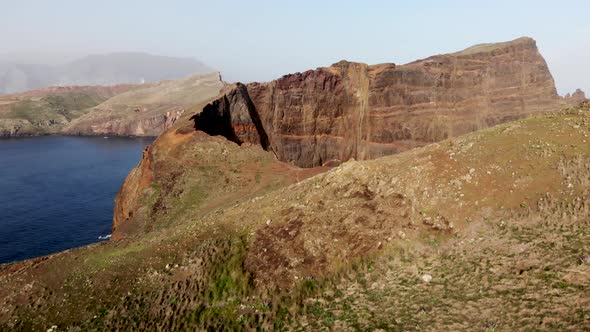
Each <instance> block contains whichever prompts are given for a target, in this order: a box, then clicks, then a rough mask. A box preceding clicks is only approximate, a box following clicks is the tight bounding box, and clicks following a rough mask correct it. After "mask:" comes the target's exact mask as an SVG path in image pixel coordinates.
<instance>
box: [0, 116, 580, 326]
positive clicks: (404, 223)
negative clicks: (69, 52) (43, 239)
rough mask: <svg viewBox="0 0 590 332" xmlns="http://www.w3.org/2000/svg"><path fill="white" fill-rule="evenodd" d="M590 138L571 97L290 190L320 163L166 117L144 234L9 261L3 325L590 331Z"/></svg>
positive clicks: (0, 277)
mask: <svg viewBox="0 0 590 332" xmlns="http://www.w3.org/2000/svg"><path fill="white" fill-rule="evenodd" d="M181 132H184V131H181ZM589 134H590V110H588V109H587V108H585V109H583V110H578V109H573V110H569V111H567V112H564V113H560V114H555V115H547V116H540V117H534V118H529V119H525V120H522V121H518V122H514V123H509V124H505V125H501V126H498V127H494V128H491V129H487V130H484V131H480V132H477V133H473V134H470V135H466V136H463V137H459V138H454V139H452V140H448V141H444V142H442V143H439V144H433V145H430V146H427V147H424V148H420V149H416V150H413V151H409V152H407V153H403V154H400V155H396V156H390V157H385V158H380V159H377V160H373V161H366V162H347V163H345V164H343V165H342V166H340V167H338V168H336V169H333V170H331V171H329V172H327V173H325V174H321V175H317V176H314V177H311V178H308V179H306V180H304V181H301V182H298V183H297V184H294V185H291V186H287V185H288V184H289V183H293V182H294V181H298V180H300V179H302V178H305V177H307V176H309V175H311V174H309V173H304V172H302V171H299V170H296V169H292V168H290V167H288V166H287V165H285V164H282V163H278V162H276V161H274V158H273V157H272V156H271V155H270V154H268V153H266V152H263V151H261V150H260V149H259V148H257V147H241V148H240V147H237V146H236V145H234V144H232V143H228V142H226V141H224V140H223V139H221V138H213V139H210V138H207V137H204V136H203V134H199V133H185V134H182V133H175V132H174V130H170V131H168V132H167V133H166V134H164V135H162V136H161V137H160V138H159V139H158V140H157V141H156V143H155V144H154V145H153V146H152V148H151V149H150V151H149V154H150V155H151V162H152V164H151V169H152V171H153V172H155V173H154V174H152V175H155V176H153V177H151V178H150V179H149V181H148V182H149V185H148V186H147V187H146V188H145V189H144V190H142V192H141V194H140V197H139V201H140V202H139V203H140V204H138V207H137V209H136V210H134V214H133V217H132V218H131V219H130V221H129V222H130V225H133V229H134V230H135V232H129V234H130V235H129V237H128V238H127V239H124V240H121V241H112V242H110V243H103V244H99V245H94V246H89V247H85V248H81V249H76V250H71V251H69V252H65V253H61V254H57V255H55V256H51V257H49V258H47V259H37V260H32V261H26V262H22V263H17V264H12V265H5V266H2V267H1V268H0V283H2V285H3V287H2V288H1V289H0V326H2V324H3V325H4V326H5V327H10V328H13V329H28V328H37V329H46V328H47V327H49V326H51V325H53V324H56V325H58V326H59V327H60V329H63V328H66V327H68V326H81V327H82V328H83V329H90V330H92V329H98V330H102V329H105V328H109V327H118V328H122V329H124V330H133V329H138V328H139V329H150V330H153V329H157V328H159V329H163V330H178V329H186V328H188V327H190V326H192V327H210V328H213V327H216V328H226V329H248V328H253V327H263V328H266V329H271V328H274V329H290V328H303V329H308V330H317V329H320V328H325V329H328V328H336V329H339V330H367V329H377V328H380V329H384V330H418V329H420V330H469V331H471V330H482V331H485V330H489V331H491V330H496V331H499V330H514V329H515V328H517V329H521V330H539V329H540V330H564V329H571V330H584V329H589V328H590V326H589V324H590V312H589V311H588V309H587V308H588V306H589V305H590V296H589V295H588V294H590V291H589V287H590V284H589V282H588V280H589V278H588V277H589V276H590V263H589V262H588V260H590V259H589V258H588V255H590V253H589V252H588V251H587V250H588V249H587V244H588V241H589V240H590V233H589V232H588V229H589V228H588V225H589V223H590V220H589V209H590V207H589V204H588V196H589V192H588V191H589V190H590V144H588V141H587V140H588V135H589ZM424 274H429V275H431V276H432V281H431V282H429V283H426V282H424V281H422V279H421V278H422V276H423V275H424Z"/></svg>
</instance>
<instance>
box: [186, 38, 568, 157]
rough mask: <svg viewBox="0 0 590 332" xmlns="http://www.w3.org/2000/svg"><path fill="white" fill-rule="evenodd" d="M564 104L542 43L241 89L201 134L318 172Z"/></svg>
mask: <svg viewBox="0 0 590 332" xmlns="http://www.w3.org/2000/svg"><path fill="white" fill-rule="evenodd" d="M558 103H559V97H558V95H557V92H556V90H555V85H554V81H553V78H552V76H551V73H550V72H549V69H548V67H547V64H546V62H545V60H544V59H543V57H542V56H541V55H540V53H539V51H538V49H537V46H536V42H535V41H534V40H533V39H530V38H520V39H516V40H514V41H511V42H506V43H497V44H482V45H476V46H473V47H471V48H468V49H466V50H464V51H461V52H457V53H453V54H445V55H436V56H432V57H429V58H427V59H423V60H418V61H415V62H412V63H409V64H406V65H400V66H397V65H395V64H379V65H371V66H369V65H366V64H362V63H352V62H347V61H341V62H338V63H336V64H334V65H332V66H330V67H327V68H318V69H316V70H309V71H306V72H303V73H296V74H291V75H286V76H283V77H281V78H280V79H278V80H275V81H272V82H269V83H251V84H248V85H242V84H237V85H236V87H235V89H234V90H230V91H229V92H227V93H225V94H224V95H222V96H221V97H219V98H218V99H217V100H215V101H214V102H212V103H210V104H209V105H208V106H206V107H205V109H204V111H203V112H201V113H200V114H197V115H195V116H194V117H193V119H194V121H195V128H196V129H199V130H203V131H206V132H208V133H210V134H214V135H224V136H226V137H228V138H230V139H232V140H234V141H236V142H238V143H242V142H251V143H256V144H261V142H264V143H263V146H264V145H267V146H264V147H265V148H268V149H272V150H273V151H274V152H275V153H276V155H277V157H278V158H279V159H280V160H283V161H289V162H292V163H294V164H296V165H298V166H302V167H312V166H317V165H322V164H324V163H326V162H327V161H330V160H333V159H337V160H347V159H350V158H355V159H369V158H376V157H379V156H382V155H388V154H393V153H398V152H401V151H405V150H408V149H410V148H414V147H418V146H423V145H425V144H428V143H431V142H436V141H440V140H443V139H445V138H448V137H452V136H457V135H461V134H465V133H468V132H471V131H474V130H478V129H482V128H486V127H490V126H493V125H496V124H499V123H503V122H507V121H511V120H515V119H518V118H522V117H526V116H528V115H531V114H535V113H541V112H545V111H550V110H555V109H556V107H557V106H558ZM212 124H214V125H212Z"/></svg>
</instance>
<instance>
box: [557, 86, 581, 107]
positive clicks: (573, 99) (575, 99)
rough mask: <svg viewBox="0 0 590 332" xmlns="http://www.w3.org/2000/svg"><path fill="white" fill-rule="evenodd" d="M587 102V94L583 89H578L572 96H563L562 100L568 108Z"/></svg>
mask: <svg viewBox="0 0 590 332" xmlns="http://www.w3.org/2000/svg"><path fill="white" fill-rule="evenodd" d="M585 100H586V94H585V93H584V91H582V90H581V89H576V91H574V92H573V93H571V94H569V93H568V94H566V95H565V96H563V98H562V101H563V103H564V104H565V105H568V106H576V105H579V104H580V103H582V102H584V101H585Z"/></svg>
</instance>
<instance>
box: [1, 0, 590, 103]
mask: <svg viewBox="0 0 590 332" xmlns="http://www.w3.org/2000/svg"><path fill="white" fill-rule="evenodd" d="M0 4H2V6H1V8H2V11H1V12H0V45H1V46H0V53H13V54H14V53H23V52H25V53H39V54H43V55H45V54H52V55H55V54H62V53H65V54H87V53H107V52H115V51H143V52H149V53H153V54H160V55H172V56H191V57H195V58H198V59H200V60H201V61H203V62H204V63H206V64H208V65H210V66H212V67H214V68H216V69H218V70H221V71H222V73H223V74H224V78H225V79H226V80H232V81H234V80H240V81H245V82H248V81H266V80H271V79H274V78H276V77H279V76H281V75H283V74H286V73H289V72H295V71H303V70H307V69H310V68H316V67H319V66H327V65H330V64H332V63H334V62H336V61H338V60H341V59H348V60H354V61H362V62H367V63H380V62H395V63H398V64H402V63H406V62H410V61H413V60H415V59H418V58H424V57H427V56H430V55H434V54H439V53H448V52H454V51H458V50H461V49H463V48H466V47H468V46H471V45H473V44H477V43H483V42H495V41H506V40H512V39H515V38H518V37H520V36H530V37H533V38H535V39H536V40H537V44H538V46H539V48H540V50H541V52H542V54H543V55H544V56H545V58H546V59H547V61H548V63H549V67H550V69H551V71H552V72H553V75H554V77H555V80H556V83H557V86H558V90H559V92H560V93H565V92H569V91H573V90H574V89H575V88H577V87H580V88H583V89H584V90H585V91H587V92H589V93H590V16H588V15H589V13H590V1H588V0H561V1H545V0H534V1H533V0H522V1H518V0H511V1H504V0H497V1H484V0H452V1H451V0H450V1H444V0H439V1H435V0H423V1H419V0H407V1H346V0H339V1H321V0H310V1H308V0H298V1H286V0H283V1H280V0H274V1H270V0H269V1H258V0H250V1H238V0H235V1H229V0H209V1H188V0H187V1H180V0H177V1H174V0H168V1H150V0H142V1H132V0H117V1H115V0H102V1H89V0H88V1H85V0H51V1H48V0H37V1H33V0H0Z"/></svg>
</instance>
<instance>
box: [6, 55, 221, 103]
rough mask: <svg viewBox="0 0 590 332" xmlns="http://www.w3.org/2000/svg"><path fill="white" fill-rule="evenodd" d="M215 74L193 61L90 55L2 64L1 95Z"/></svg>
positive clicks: (150, 56)
mask: <svg viewBox="0 0 590 332" xmlns="http://www.w3.org/2000/svg"><path fill="white" fill-rule="evenodd" d="M211 71H213V70H212V69H211V68H209V67H207V66H206V65H204V64H203V63H201V62H199V61H197V60H195V59H192V58H175V57H167V56H156V55H150V54H146V53H112V54H101V55H89V56H86V57H83V58H80V59H77V60H74V61H71V62H68V63H66V64H63V65H54V66H52V65H37V64H23V63H19V62H18V61H2V62H0V94H6V93H17V92H22V91H27V90H31V89H38V88H43V87H47V86H54V85H60V86H71V85H114V84H121V83H143V82H157V81H161V80H170V79H178V78H182V77H186V76H189V75H192V74H198V73H207V72H211Z"/></svg>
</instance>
